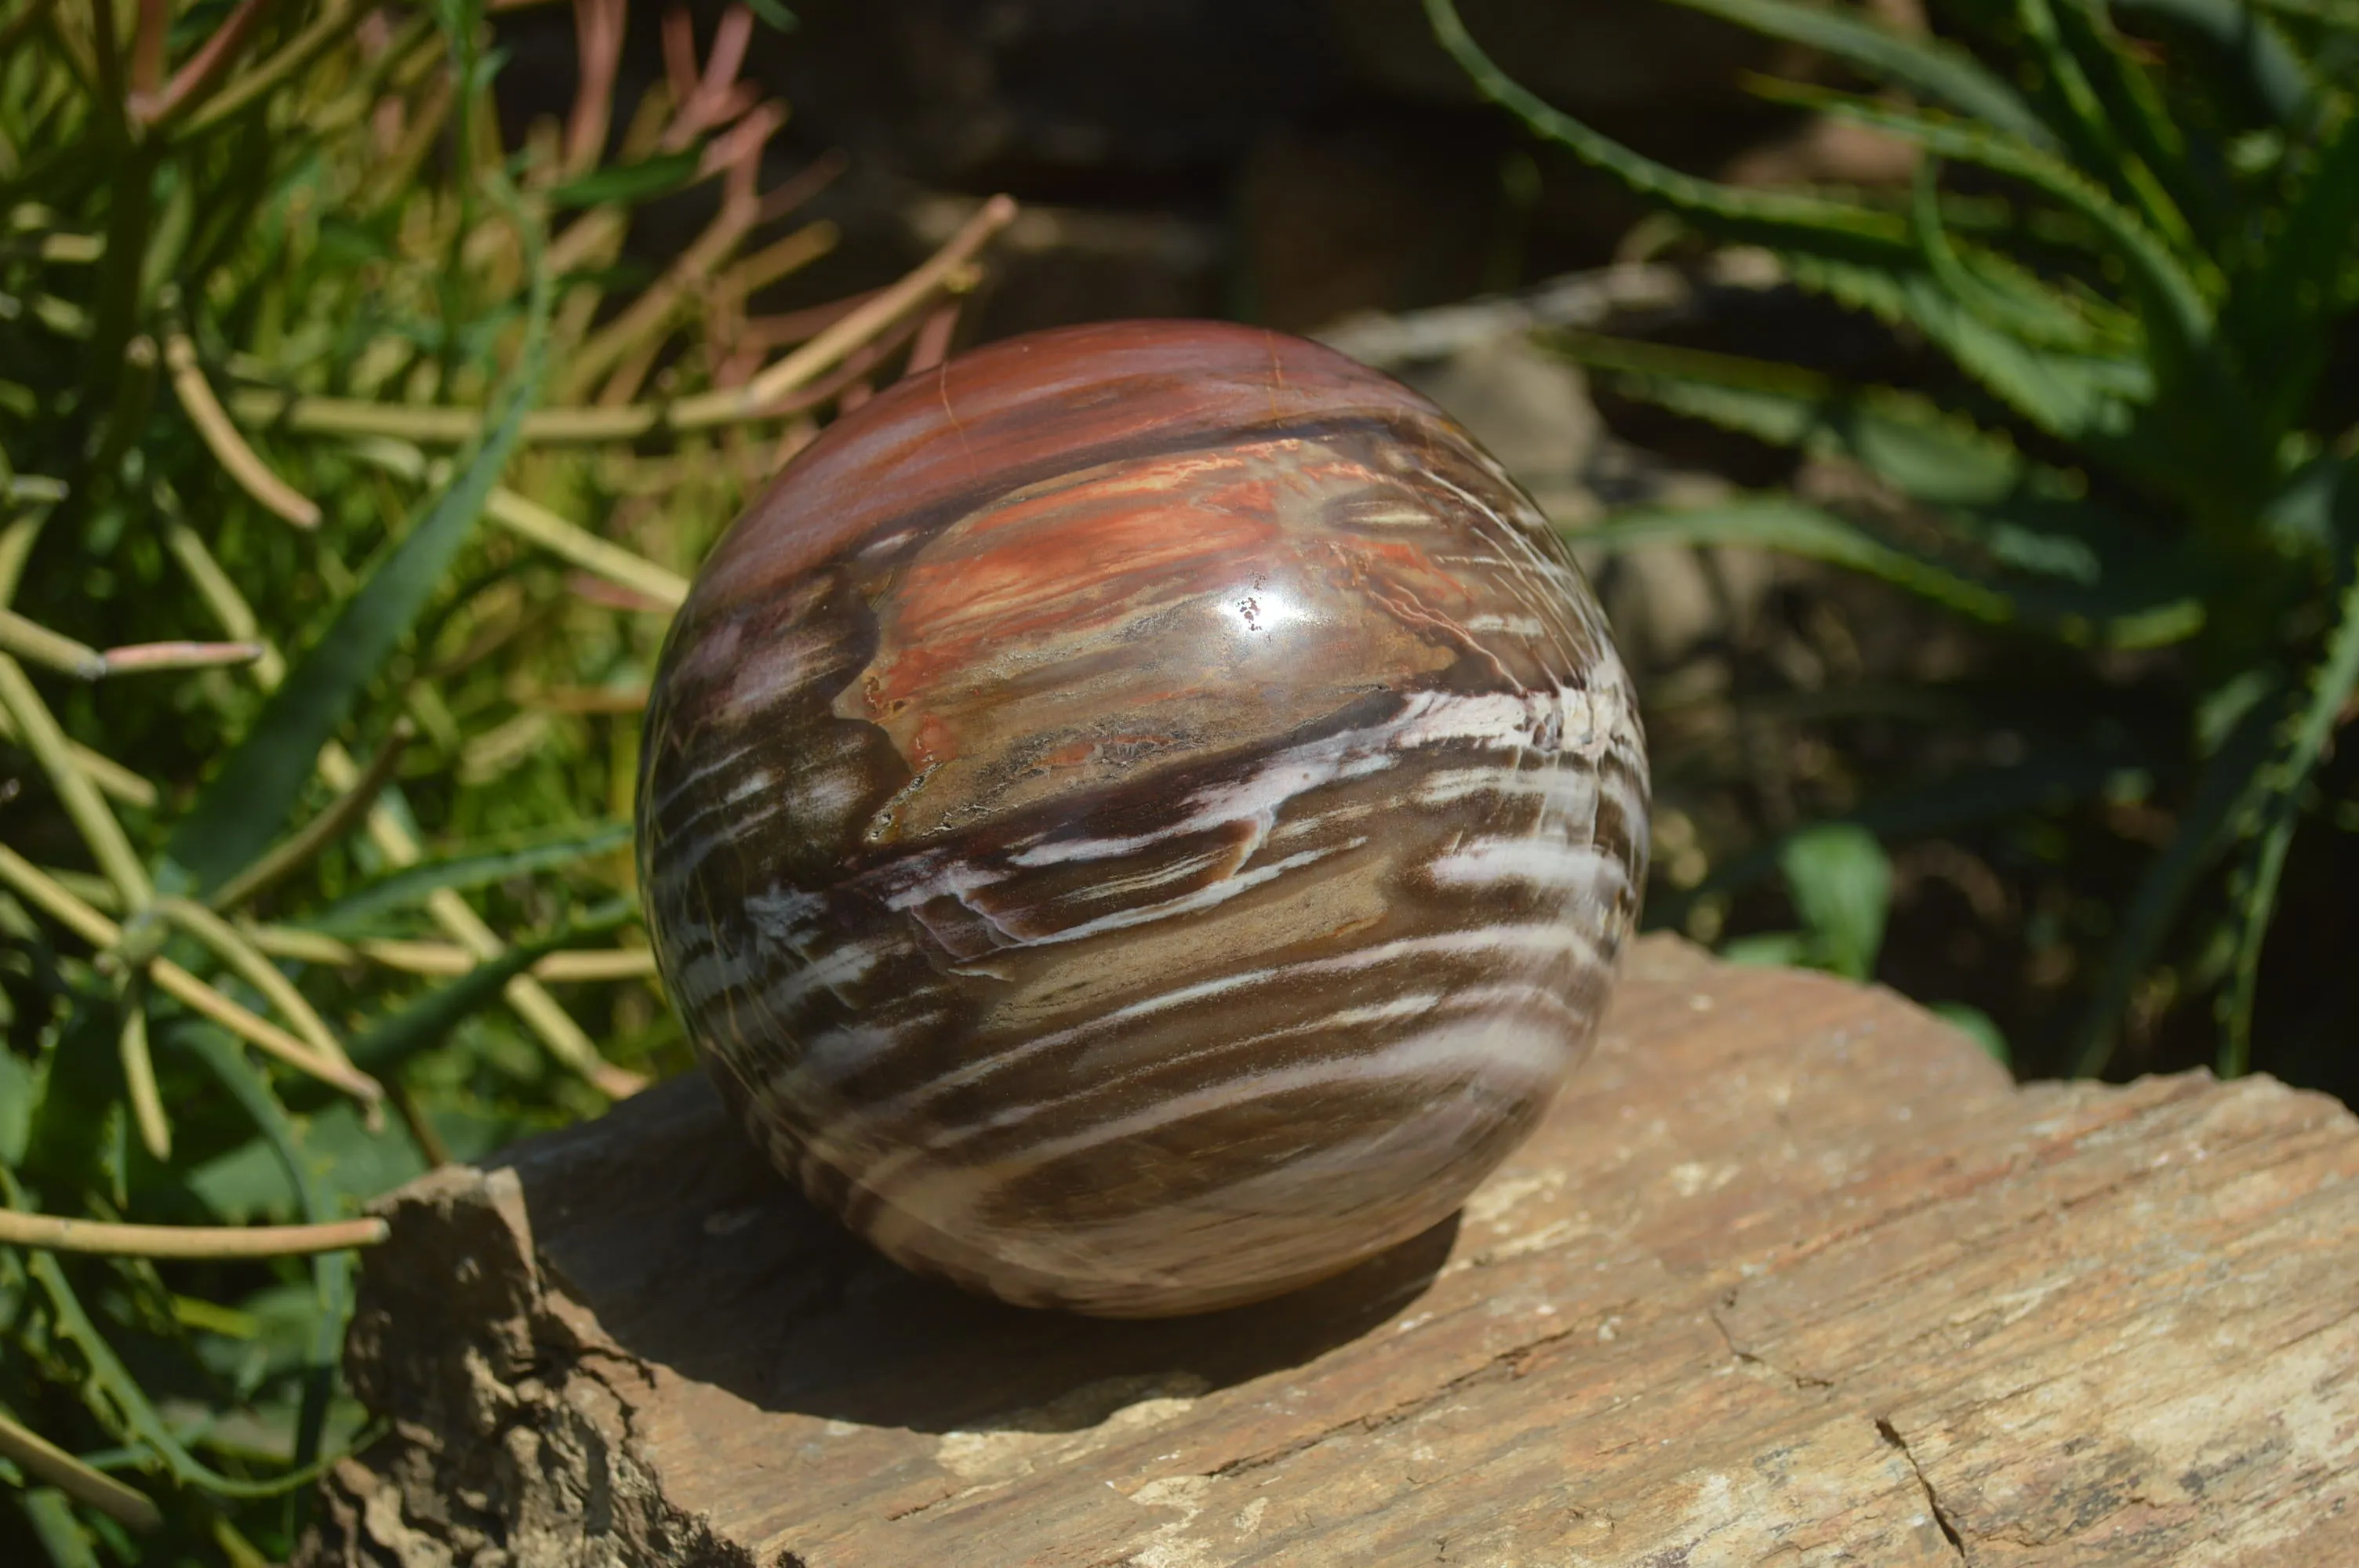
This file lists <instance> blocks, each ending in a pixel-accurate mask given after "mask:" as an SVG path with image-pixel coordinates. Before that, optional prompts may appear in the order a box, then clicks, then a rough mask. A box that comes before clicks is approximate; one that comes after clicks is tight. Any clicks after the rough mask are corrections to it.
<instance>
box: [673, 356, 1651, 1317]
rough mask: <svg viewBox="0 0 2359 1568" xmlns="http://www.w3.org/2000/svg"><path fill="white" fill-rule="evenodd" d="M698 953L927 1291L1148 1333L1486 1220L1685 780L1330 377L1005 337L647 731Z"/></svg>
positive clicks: (724, 1051)
mask: <svg viewBox="0 0 2359 1568" xmlns="http://www.w3.org/2000/svg"><path fill="white" fill-rule="evenodd" d="M638 816H639V859H640V867H641V876H642V882H643V886H644V889H645V895H646V900H647V925H648V929H649V932H650V935H651V937H652V939H653V942H654V946H655V952H656V956H657V958H658V963H659V964H660V967H661V969H662V973H663V978H664V981H665V983H666V985H667V986H668V987H669V990H670V993H671V997H672V1000H673V1002H674V1003H675V1005H676V1006H677V1007H678V1008H679V1011H680V1015H681V1017H682V1018H683V1020H684V1021H685V1022H686V1025H687V1028H688V1032H689V1033H690V1036H691V1037H692V1039H693V1040H694V1041H695V1043H696V1044H697V1046H698V1048H699V1049H700V1051H701V1054H703V1056H704V1059H705V1060H706V1062H707V1063H708V1064H709V1065H710V1066H711V1068H712V1073H713V1076H714V1077H715V1078H716V1080H717V1081H718V1082H719V1084H720V1086H721V1087H722V1090H723V1094H724V1095H725V1096H726V1097H727V1098H728V1099H729V1100H730V1102H731V1103H732V1105H733V1106H734V1108H735V1109H736V1110H737V1111H738V1113H739V1114H740V1115H741V1117H742V1118H743V1119H744V1121H745V1124H746V1126H747V1127H748V1129H749V1130H751V1132H752V1133H753V1135H754V1136H755V1138H756V1140H757V1141H760V1142H761V1143H762V1145H763V1146H764V1147H765V1148H766V1150H767V1152H768V1153H769V1154H770V1156H771V1158H772V1159H773V1160H774V1161H776V1162H777V1164H778V1166H779V1167H780V1168H781V1169H782V1170H784V1171H785V1172H787V1173H788V1174H790V1175H791V1176H792V1177H794V1178H795V1180H796V1181H798V1182H799V1184H801V1186H802V1188H803V1190H804V1192H805V1193H807V1194H808V1195H810V1198H811V1199H812V1201H814V1202H815V1203H817V1204H819V1205H820V1206H822V1207H824V1208H827V1209H829V1210H832V1211H833V1212H834V1213H836V1214H838V1215H840V1216H841V1217H843V1220H844V1221H845V1223H847V1224H848V1225H849V1226H851V1227H852V1228H853V1229H854V1230H855V1231H857V1232H859V1233H860V1234H861V1235H863V1236H864V1237H866V1238H868V1239H869V1240H870V1241H871V1242H873V1243H874V1244H875V1246H876V1247H877V1248H879V1249H882V1250H883V1251H884V1252H885V1253H886V1254H887V1255H889V1256H890V1257H892V1258H894V1259H896V1260H899V1261H900V1262H901V1263H903V1264H905V1265H907V1266H908V1267H910V1268H912V1269H915V1270H918V1271H924V1272H929V1273H933V1274H937V1275H941V1276H945V1277H947V1278H949V1279H951V1280H954V1281H958V1282H959V1283H961V1284H963V1285H966V1286H969V1287H971V1288H973V1289H976V1290H980V1291H984V1292H990V1293H992V1294H995V1295H997V1296H1000V1297H1003V1298H1005V1299H1006V1300H1008V1301H1011V1302H1016V1303H1026V1304H1032V1305H1054V1306H1062V1307H1069V1308H1073V1309H1076V1310H1079V1311H1082V1312H1089V1313H1097V1314H1108V1315H1118V1316H1148V1315H1159V1314H1175V1313H1183V1312H1194V1311H1202V1310H1208V1309H1211V1308H1214V1307H1221V1306H1227V1305H1232V1304H1235V1303H1242V1302H1246V1301H1251V1300H1255V1299H1257V1298H1260V1297H1265V1296H1269V1295H1275V1294H1277V1293H1278V1292H1284V1291H1288V1290H1290V1289H1293V1288H1295V1287H1297V1286H1299V1285H1303V1284H1307V1283H1309V1282H1310V1281H1314V1280H1317V1279H1320V1278H1322V1277H1324V1276H1327V1275H1330V1274H1332V1273H1335V1272H1337V1271H1341V1270H1343V1269H1345V1268H1348V1267H1349V1266H1351V1265H1352V1264H1353V1263H1354V1262H1356V1261H1358V1260H1362V1259H1364V1258H1366V1257H1368V1256H1370V1255H1372V1254H1374V1253H1375V1252H1377V1251H1380V1250H1382V1249H1386V1248H1387V1247H1389V1246H1392V1245H1393V1244H1395V1243H1397V1242H1400V1241H1403V1240H1405V1239H1407V1238H1409V1237H1411V1236H1414V1235H1416V1234H1418V1233H1419V1231H1422V1230H1424V1229H1425V1228H1427V1227H1430V1226H1432V1225H1434V1224H1436V1223H1437V1222H1439V1221H1440V1220H1442V1219H1444V1218H1446V1217H1448V1216H1450V1215H1451V1213H1452V1212H1454V1211H1455V1210H1456V1209H1457V1207H1458V1206H1459V1205H1460V1204H1461V1203H1462V1201H1463V1200H1464V1199H1465V1197H1466V1195H1468V1193H1470V1192H1471V1191H1472V1190H1473V1187H1474V1185H1475V1184H1477V1183H1478V1182H1480V1181H1481V1180H1482V1179H1483V1177H1484V1175H1485V1174H1487V1173H1489V1172H1490V1171H1491V1170H1493V1169H1494V1168H1495V1166H1496V1165H1497V1164H1498V1163H1499V1162H1500V1161H1501V1160H1503V1159H1505V1158H1506V1155H1507V1154H1508V1152H1510V1151H1512V1150H1513V1149H1514V1148H1515V1146H1516V1145H1517V1142H1518V1141H1520V1140H1521V1139H1522V1138H1523V1137H1524V1136H1525V1135H1526V1133H1527V1132H1528V1131H1529V1130H1530V1129H1531V1128H1532V1126H1533V1124H1534V1123H1535V1121H1536V1120H1537V1119H1538V1117H1539V1115H1540V1113H1541V1112H1542V1111H1543V1110H1544V1109H1545V1108H1547V1106H1548V1104H1549V1099H1550V1098H1551V1097H1552V1096H1553V1094H1554V1092H1555V1090H1556V1088H1557V1086H1558V1084H1559V1083H1560V1080H1561V1079H1562V1077H1563V1075H1564V1073H1565V1071H1566V1070H1567V1069H1568V1068H1569V1067H1570V1066H1571V1064H1572V1063H1573V1061H1574V1060H1575V1058H1576V1057H1577V1056H1578V1055H1579V1054H1580V1052H1581V1051H1582V1048H1583V1047H1584V1046H1585V1044H1587V1042H1588V1039H1589V1036H1590V1034H1591V1033H1592V1030H1593V1026H1594V1024H1595V1022H1596V1018H1597V1013H1598V1010H1599V1008H1600V1006H1601V1005H1602V1004H1603V1000H1604V996H1605V992H1606V989H1607V986H1608V984H1609V982H1610V979H1611V975H1612V969H1613V964H1614V953H1615V949H1616V948H1617V946H1619V945H1620V943H1621V942H1622V940H1623V938H1624V937H1625V935H1627V933H1628V931H1629V928H1630V925H1631V922H1632V920H1633V918H1634V916H1635V914H1636V904H1637V901H1638V892H1639V887H1640V884H1641V882H1642V881H1643V879H1644V860H1645V854H1646V842H1647V764H1646V757H1645V752H1644V750H1643V745H1642V741H1641V737H1640V733H1639V728H1638V719H1637V712H1636V705H1635V703H1634V702H1633V700H1632V697H1631V691H1630V686H1629V682H1628V680H1627V678H1626V677H1625V675H1624V672H1623V669H1622V665H1621V664H1620V661H1619V660H1618V659H1617V658H1616V657H1615V655H1614V649H1613V645H1612V643H1611V642H1610V640H1609V638H1608V635H1607V632H1606V628H1605V625H1604V622H1603V618H1602V616H1601V615H1600V613H1599V611H1598V609H1597V606H1596V602H1595V600H1593V598H1592V597H1591V595H1590V593H1589V590H1588V589H1587V588H1586V586H1585V585H1584V584H1583V583H1582V579H1581V578H1580V575H1579V574H1578V572H1577V571H1576V570H1575V568H1574V567H1573V565H1572V563H1571V559H1570V558H1569V557H1568V556H1567V554H1566V552H1565V550H1564V547H1563V546H1562V545H1561V543H1560V541H1559V540H1558V538H1557V537H1556V535H1554V533H1553V532H1552V531H1551V530H1550V529H1549V526H1548V524H1547V523H1546V522H1545V521H1544V520H1543V519H1542V518H1541V516H1540V515H1539V514H1538V510H1537V509H1536V508H1535V507H1534V506H1533V505H1532V503H1531V502H1530V501H1529V500H1528V499H1527V498H1526V497H1525V496H1524V495H1523V494H1522V493H1521V492H1519V491H1517V488H1516V486H1515V484H1514V483H1513V482H1512V481H1509V479H1508V478H1507V476H1506V473H1505V472H1504V471H1503V470H1501V469H1500V468H1499V466H1498V465H1497V464H1496V463H1495V462H1494V461H1492V460H1490V459H1489V458H1488V457H1486V456H1485V455H1484V453H1483V452H1482V451H1481V450H1480V449H1478V448H1477V447H1476V446H1475V445H1474V443H1473V440H1472V439H1471V438H1468V437H1467V435H1466V434H1465V432H1464V431H1462V430H1461V429H1460V428H1459V427H1457V426H1455V425H1454V424H1452V423H1451V421H1450V420H1449V419H1448V418H1447V417H1445V416H1443V415H1442V414H1441V413H1440V411H1439V410H1438V409H1436V408H1434V407H1433V406H1431V405H1430V404H1428V403H1427V402H1425V401H1424V400H1423V399H1421V398H1419V396H1417V395H1415V394H1413V393H1411V392H1409V391H1408V389H1406V388H1404V387H1402V386H1400V385H1398V384H1396V383H1394V382H1392V381H1390V380H1388V379H1386V377H1384V376H1381V375H1378V374H1376V373H1374V372H1372V371H1369V370H1367V369H1365V368H1364V367H1362V366H1360V365H1358V364H1355V363H1354V362H1352V361H1350V360H1347V359H1344V358H1343V356H1341V355H1339V354H1337V353H1334V352H1332V351H1329V350H1327V349H1323V348H1321V347H1319V346H1318V345H1316V344H1313V343H1309V342H1305V341H1300V340H1298V339H1294V338H1288V337H1284V336H1281V335H1279V334H1276V333H1272V332H1266V331H1262V330H1255V329H1249V328H1245V327H1237V326H1228V325H1220V324H1214V323H1203V322H1165V323H1148V322H1126V323H1116V324H1111V325H1103V326H1092V327H1079V328H1069V329H1064V330H1057V331H1050V332H1042V333H1037V334H1034V335H1032V336H1029V337H1024V338H1017V339H1014V340H1011V341H1006V342H1002V343H998V344H995V345H993V346H991V347H988V348H985V349H983V350H980V351H976V352H974V353H972V354H969V355H966V356H965V357H963V358H961V359H958V360H955V361H952V362H950V363H949V364H947V365H944V366H942V367H941V368H940V369H938V370H935V371H931V372H928V373H922V374H919V375H916V376H912V377H910V378H909V379H908V380H905V381H903V382H901V383H900V384H898V385H896V386H894V387H893V388H891V389H890V390H889V391H886V392H885V393H883V394H881V395H878V396H876V397H875V398H874V399H872V400H871V401H869V402H868V403H866V404H865V405H864V406H861V407H860V408H858V409H857V410H855V411H854V412H853V413H851V414H849V415H846V416H844V417H843V418H842V419H840V420H838V421H837V422H836V423H835V424H834V425H832V426H831V427H829V428H828V429H827V431H826V432H825V433H824V434H823V435H821V437H820V438H819V439H818V440H817V441H815V442H813V443H812V444H811V446H810V448H808V449H806V450H805V451H803V452H802V453H801V454H800V455H799V457H797V458H796V459H795V460H794V461H793V462H792V463H790V464H789V465H788V468H787V469H786V470H785V472H784V473H782V474H781V475H780V476H779V478H778V480H777V482H776V483H775V484H774V485H773V486H772V487H771V489H770V490H769V492H767V493H766V495H765V496H764V497H763V498H762V499H761V500H760V501H759V502H757V503H756V504H755V505H754V506H753V508H752V509H751V510H750V511H748V512H747V513H746V514H745V516H744V517H743V518H741V519H739V521H738V522H737V523H736V524H735V525H734V527H733V528H731V530H730V531H729V533H728V534H727V535H726V536H724V537H723V540H722V541H721V543H720V545H719V546H717V547H716V548H715V549H714V550H713V552H712V557H711V558H710V559H709V560H708V561H707V562H706V564H705V567H704V568H703V570H702V572H701V574H700V575H699V576H698V578H697V580H696V584H695V588H694V590H693V591H692V592H691V593H690V597H689V600H688V603H687V605H686V607H685V608H684V609H683V610H682V611H681V613H680V615H679V621H678V622H677V624H676V625H675V626H674V627H673V629H672V633H671V636H670V640H669V643H668V644H667V645H666V648H665V651H664V656H663V663H662V667H661V670H660V673H659V675H658V678H657V681H656V686H655V693H654V697H653V700H652V702H651V703H650V705H649V708H648V711H647V738H646V750H645V756H644V761H643V764H642V771H641V778H640V790H639V807H638Z"/></svg>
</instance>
